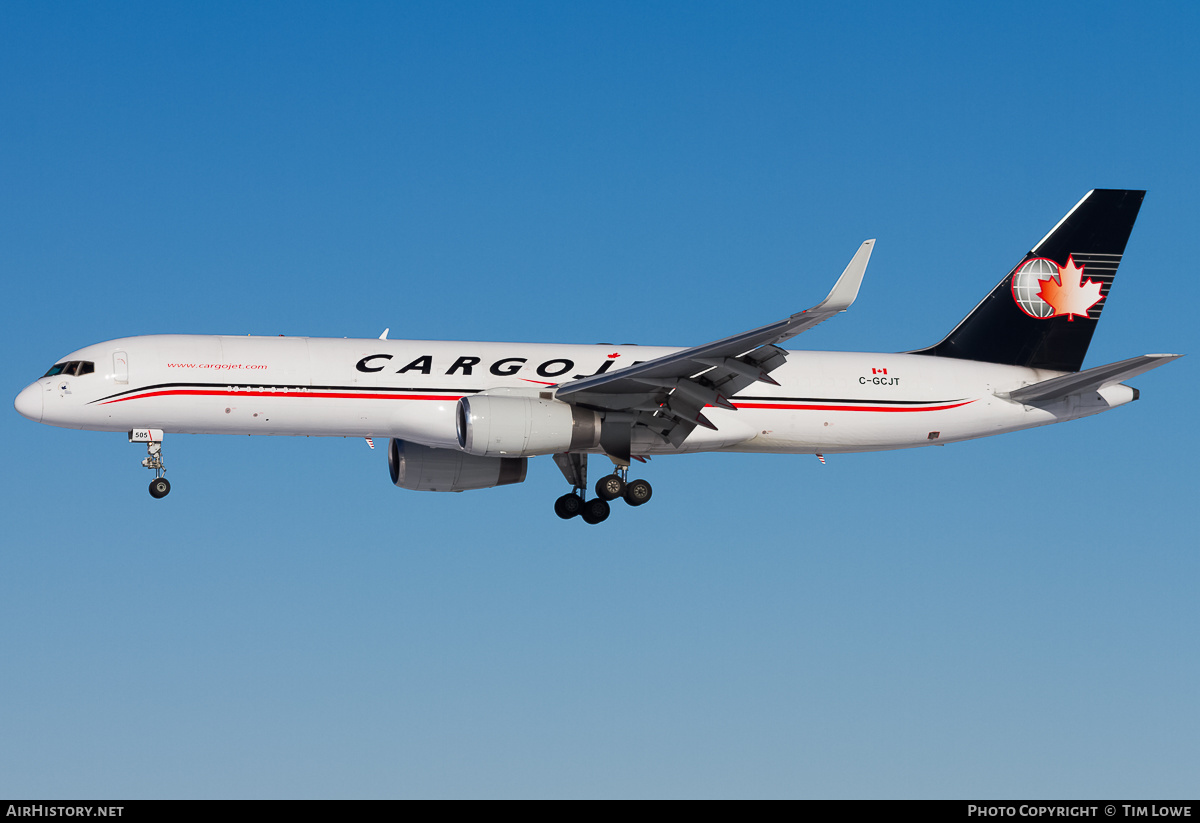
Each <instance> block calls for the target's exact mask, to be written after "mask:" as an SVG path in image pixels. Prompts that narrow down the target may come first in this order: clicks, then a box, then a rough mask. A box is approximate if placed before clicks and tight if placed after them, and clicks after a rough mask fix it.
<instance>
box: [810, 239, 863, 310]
mask: <svg viewBox="0 0 1200 823" xmlns="http://www.w3.org/2000/svg"><path fill="white" fill-rule="evenodd" d="M873 248H875V241H874V240H873V239H872V240H866V241H864V242H863V244H862V245H861V246H859V247H858V251H856V252H855V253H854V257H852V258H851V259H850V263H849V265H847V266H846V270H845V271H843V272H842V276H841V277H839V278H838V281H837V282H836V283H834V284H833V288H832V289H831V290H830V292H829V296H828V297H826V298H825V299H824V300H822V301H821V302H820V303H818V304H817V305H815V306H813V307H812V308H811V309H809V311H820V312H837V311H845V310H846V309H848V308H850V304H851V303H853V302H854V299H855V298H856V297H858V287H859V286H861V285H862V281H863V275H864V274H866V273H867V263H868V262H870V260H871V250H872V249H873Z"/></svg>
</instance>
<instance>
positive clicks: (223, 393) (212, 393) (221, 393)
mask: <svg viewBox="0 0 1200 823" xmlns="http://www.w3.org/2000/svg"><path fill="white" fill-rule="evenodd" d="M175 395H188V396H201V397H333V398H340V399H342V400H458V399H459V398H460V397H462V395H461V394H364V393H362V392H311V391H228V390H221V389H168V390H166V391H154V392H146V393H145V394H137V395H131V396H129V397H118V398H116V399H115V400H106V401H104V402H103V403H101V404H100V405H102V406H107V405H109V404H110V403H124V402H125V401H126V400H141V399H142V398H144V397H169V396H175Z"/></svg>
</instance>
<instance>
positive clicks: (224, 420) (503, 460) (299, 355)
mask: <svg viewBox="0 0 1200 823" xmlns="http://www.w3.org/2000/svg"><path fill="white" fill-rule="evenodd" d="M1144 195H1145V192H1143V191H1123V190H1103V189H1097V190H1094V191H1091V192H1088V194H1086V195H1085V196H1084V197H1083V199H1082V200H1080V201H1079V203H1078V204H1076V206H1075V207H1074V208H1073V209H1071V211H1070V212H1069V213H1068V214H1067V215H1066V216H1065V217H1064V218H1063V219H1062V220H1060V221H1059V222H1058V224H1057V225H1056V226H1055V227H1054V228H1053V229H1051V230H1050V233H1049V234H1047V235H1046V236H1045V237H1044V238H1043V239H1042V240H1041V241H1040V242H1039V243H1038V244H1037V245H1035V246H1034V247H1033V250H1032V251H1030V252H1029V253H1028V254H1027V255H1025V258H1024V259H1023V260H1022V261H1021V262H1020V263H1019V264H1018V265H1017V267H1016V268H1014V269H1013V270H1012V271H1011V272H1010V273H1008V274H1007V275H1006V276H1005V277H1004V278H1003V280H1001V281H1000V284H999V285H998V286H996V287H995V288H994V289H993V290H992V291H991V292H990V293H989V294H988V295H987V296H986V297H985V298H984V299H983V302H981V303H980V304H979V305H978V306H976V307H975V309H974V310H973V311H972V312H971V313H970V314H969V315H968V316H967V317H966V319H964V320H963V321H962V322H961V323H959V324H958V326H957V327H955V329H954V330H953V331H951V332H950V334H949V335H947V337H946V338H945V339H944V340H943V341H942V342H940V343H938V344H937V345H935V346H930V347H929V348H925V349H920V350H917V351H911V352H906V353H900V354H890V353H889V354H873V353H859V352H814V351H786V350H784V349H782V348H780V347H779V344H780V343H783V342H784V341H786V340H788V339H790V338H792V337H794V336H796V335H797V334H800V333H801V332H803V331H805V330H807V329H810V328H812V327H813V326H815V325H817V324H818V323H820V322H822V321H823V320H826V319H828V318H829V317H832V316H833V315H835V314H837V313H838V312H842V311H845V310H846V309H847V308H849V306H850V304H851V303H853V302H854V299H855V297H856V296H857V294H858V288H859V284H860V283H861V282H862V278H863V274H864V272H865V271H866V267H867V261H868V259H869V258H870V256H871V250H872V248H873V246H874V242H875V241H874V240H868V241H866V242H865V243H863V244H862V246H861V247H860V248H859V249H858V251H857V253H856V254H855V255H854V258H853V259H852V260H851V261H850V264H849V265H848V266H847V267H846V270H845V271H844V272H843V273H842V276H841V277H840V278H839V279H838V281H837V283H836V284H835V285H834V287H833V290H832V291H830V293H829V296H828V297H826V298H825V299H824V300H823V301H821V302H820V303H818V304H817V305H816V306H814V307H813V308H811V309H809V310H807V311H803V312H800V313H799V314H793V315H792V316H790V317H787V318H785V319H783V320H780V321H779V322H776V323H771V324H770V325H767V326H762V327H761V328H757V329H754V330H752V331H748V332H743V333H742V334H736V335H733V336H732V337H726V338H724V339H723V340H718V341H716V342H714V343H708V344H705V345H703V346H696V347H694V348H689V349H675V348H659V347H654V348H651V347H644V346H632V345H617V346H614V345H603V346H592V345H545V344H522V343H478V342H457V343H456V342H430V341H419V340H388V339H387V331H385V332H384V333H383V335H382V336H381V337H380V338H379V339H367V340H349V339H326V338H308V337H225V336H209V335H175V334H162V335H149V336H143V337H126V338H121V339H119V340H111V341H109V342H106V343H98V344H96V345H93V346H88V347H86V348H83V349H80V350H79V351H76V352H72V353H71V354H69V355H67V356H66V357H65V358H63V359H62V360H61V361H59V362H58V363H56V364H55V365H54V366H53V367H52V368H51V369H50V370H49V371H48V372H46V374H45V375H44V376H43V377H42V378H40V379H38V380H37V381H35V382H34V383H32V384H30V385H29V386H28V387H26V388H25V389H24V390H23V391H22V392H21V393H20V394H19V395H17V398H16V401H15V406H16V409H17V411H18V412H20V413H21V414H22V415H24V416H25V417H28V418H29V419H31V420H34V421H36V422H39V423H48V424H50V425H53V426H62V427H65V428H72V429H87V430H91V431H113V432H127V433H128V435H129V440H130V442H138V443H145V444H146V446H147V450H148V456H147V457H146V459H145V460H143V461H142V465H144V466H146V467H147V468H149V469H152V470H153V471H154V473H155V479H154V480H153V481H152V482H151V483H150V494H151V495H153V496H154V497H156V498H159V497H163V496H165V495H166V494H167V493H168V492H169V491H170V488H171V487H170V484H169V483H168V482H167V479H166V478H165V477H164V476H163V474H164V471H165V467H164V464H163V460H162V440H163V435H164V433H165V432H181V433H190V434H274V435H311V436H328V437H363V438H367V439H368V442H371V444H372V447H374V444H373V440H372V438H376V437H387V438H391V440H390V443H389V447H388V463H389V467H390V469H391V476H392V481H393V482H394V483H395V484H396V485H397V486H400V487H402V488H405V489H415V490H424V491H465V490H468V489H486V488H490V487H492V486H500V485H505V484H509V483H520V482H522V481H523V480H524V479H525V472H526V468H527V464H528V460H529V458H530V457H536V456H540V455H553V458H554V461H555V462H556V463H557V464H558V467H559V468H560V470H561V471H562V473H563V475H564V477H565V478H566V480H567V482H568V483H569V484H570V485H571V488H572V490H571V491H570V492H568V493H567V494H564V495H563V496H562V497H560V498H558V500H556V501H555V504H554V510H555V512H556V513H557V514H558V515H559V516H560V517H563V518H570V517H573V516H575V515H581V516H582V519H583V520H585V521H586V522H588V523H599V522H600V521H602V520H604V519H606V518H607V517H608V515H609V511H610V509H609V501H612V500H615V499H616V498H618V497H623V498H624V499H625V501H626V502H627V503H629V504H630V505H632V506H639V505H641V504H643V503H645V502H646V501H647V500H649V499H650V496H651V487H650V484H649V483H647V482H646V481H645V480H642V479H635V480H629V478H628V470H629V467H630V461H631V460H639V461H643V462H644V461H645V460H648V459H649V458H650V457H652V456H658V455H663V454H676V453H681V452H701V451H727V452H772V453H775V452H777V453H786V454H815V455H817V456H819V457H821V459H822V461H823V460H824V457H823V455H826V454H833V453H841V452H863V451H877V450H883V449H905V448H912V447H915V446H928V445H940V444H943V443H953V442H957V441H960V440H971V439H974V438H978V437H986V436H989V435H993V434H1000V433H1002V432H1011V431H1017V430H1019V429H1028V428H1032V427H1034V426H1044V425H1047V424H1050V423H1059V422H1062V421H1064V420H1075V419H1077V418H1080V417H1086V416H1088V415H1092V414H1096V413H1098V412H1102V411H1107V410H1108V409H1111V408H1115V407H1117V406H1121V405H1124V404H1125V403H1128V402H1130V401H1132V400H1136V399H1137V398H1138V391H1137V389H1134V388H1130V387H1129V386H1126V385H1124V384H1123V383H1122V382H1121V381H1123V380H1127V379H1129V378H1131V377H1134V376H1135V375H1138V374H1141V373H1142V372H1145V371H1148V370H1150V369H1153V368H1155V367H1157V366H1161V365H1163V364H1164V363H1167V362H1168V361H1170V360H1172V359H1174V358H1175V357H1178V356H1179V355H1174V354H1147V355H1142V356H1140V357H1134V358H1131V359H1129V360H1123V361H1121V362H1118V363H1111V364H1108V365H1104V366H1096V367H1094V368H1090V369H1087V370H1084V371H1080V369H1081V367H1082V365H1083V358H1084V355H1085V354H1086V352H1087V347H1088V343H1089V342H1090V341H1091V337H1092V332H1093V331H1094V330H1095V327H1096V323H1097V321H1098V320H1099V318H1100V312H1101V311H1102V310H1103V308H1104V303H1105V298H1106V296H1107V295H1108V291H1109V288H1110V286H1111V285H1112V282H1113V278H1114V276H1115V275H1116V271H1117V266H1118V264H1119V263H1120V261H1121V255H1122V254H1123V253H1124V250H1125V244H1126V241H1127V240H1128V238H1129V233H1130V231H1131V230H1132V228H1133V223H1134V220H1135V219H1136V217H1137V214H1138V210H1139V208H1140V207H1141V203H1142V198H1143V196H1144ZM591 454H603V455H606V456H607V457H608V458H609V459H611V461H612V463H613V465H614V467H615V468H614V471H613V473H611V474H608V475H606V476H605V477H603V478H601V479H600V480H599V481H598V482H597V484H596V496H595V497H592V498H588V496H587V488H588V482H587V459H588V455H591Z"/></svg>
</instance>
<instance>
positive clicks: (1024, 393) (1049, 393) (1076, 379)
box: [1002, 354, 1183, 403]
mask: <svg viewBox="0 0 1200 823" xmlns="http://www.w3.org/2000/svg"><path fill="white" fill-rule="evenodd" d="M1182 356H1183V355H1180V354H1143V355H1142V356H1141V357H1131V358H1129V359H1128V360H1121V361H1120V362H1117V363H1109V364H1108V365H1106V366H1096V367H1095V368H1094V369H1087V370H1086V371H1081V372H1077V373H1075V374H1065V375H1063V376H1062V377H1052V378H1050V379H1049V380H1043V381H1042V382H1041V383H1034V384H1033V385H1032V386H1025V387H1023V388H1020V389H1017V390H1016V391H1012V392H1009V393H1008V394H1007V395H1002V396H1003V397H1006V398H1007V399H1009V400H1015V401H1016V402H1018V403H1032V402H1035V401H1046V400H1058V399H1059V398H1061V397H1069V396H1070V395H1072V394H1084V393H1085V392H1092V391H1097V390H1099V389H1102V388H1104V387H1105V386H1111V385H1114V384H1116V383H1120V382H1121V381H1123V380H1128V379H1129V378H1131V377H1136V376H1137V375H1139V374H1141V373H1143V372H1148V371H1150V370H1151V369H1156V368H1158V367H1159V366H1162V365H1165V364H1167V363H1170V362H1171V361H1172V360H1174V359H1175V358H1176V357H1182Z"/></svg>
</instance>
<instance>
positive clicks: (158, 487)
mask: <svg viewBox="0 0 1200 823" xmlns="http://www.w3.org/2000/svg"><path fill="white" fill-rule="evenodd" d="M162 439H163V433H162V430H161V429H135V430H133V431H131V432H130V433H129V442H130V443H145V444H146V459H145V460H143V461H142V465H143V466H145V467H146V468H148V469H150V470H151V471H153V472H154V479H153V480H151V481H150V496H151V497H153V498H154V499H155V500H159V499H161V498H164V497H166V496H167V495H168V494H170V492H171V481H169V480H167V478H165V477H163V475H164V474H166V472H167V467H166V465H165V464H164V463H163V459H162Z"/></svg>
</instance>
